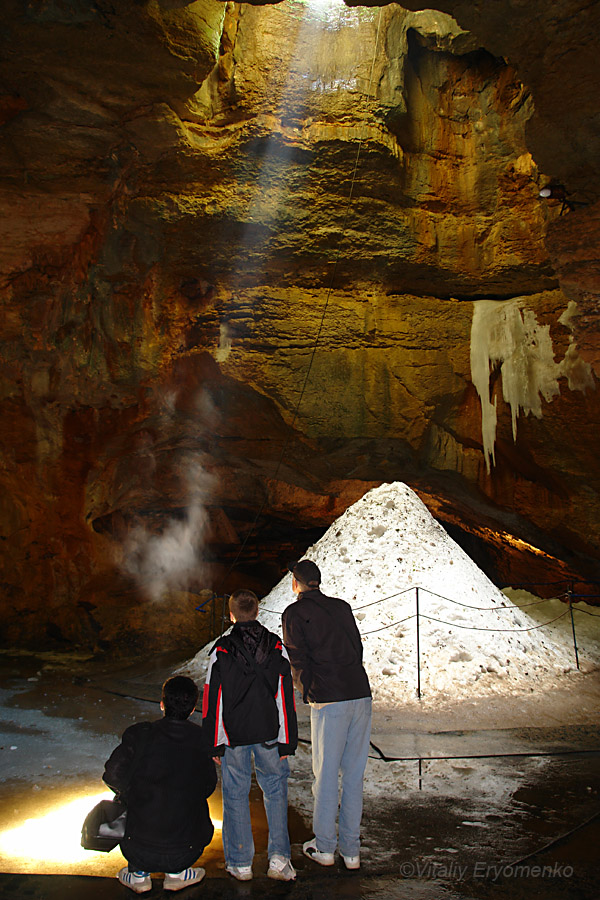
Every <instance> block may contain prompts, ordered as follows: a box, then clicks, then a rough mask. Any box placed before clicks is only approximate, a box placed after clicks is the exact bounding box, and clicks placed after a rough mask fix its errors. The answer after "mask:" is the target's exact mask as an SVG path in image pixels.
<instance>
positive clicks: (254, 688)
mask: <svg viewBox="0 0 600 900" xmlns="http://www.w3.org/2000/svg"><path fill="white" fill-rule="evenodd" d="M244 654H247V655H249V656H250V658H251V659H252V660H254V663H252V662H251V661H249V660H248V659H247V658H246V656H245V655H244ZM202 716H203V725H202V730H203V731H204V734H205V735H206V738H207V740H208V741H209V743H210V747H211V752H212V753H213V755H214V756H222V755H223V754H224V753H225V748H226V747H238V746H244V745H247V744H264V743H277V744H278V748H279V755H280V756H290V755H293V753H294V752H295V750H296V747H297V745H298V725H297V722H296V706H295V702H294V685H293V682H292V673H291V670H290V664H289V660H288V657H287V653H286V652H285V650H284V647H283V644H282V643H281V639H280V638H279V637H278V636H277V635H276V634H273V632H271V631H268V630H267V629H266V628H265V627H264V626H263V625H261V624H260V623H259V622H257V621H256V620H253V621H251V622H236V624H235V625H234V626H233V629H232V630H231V632H230V633H229V634H228V635H225V636H224V637H221V638H219V640H218V641H217V643H216V644H215V645H214V647H213V648H212V650H211V652H210V659H209V665H208V673H207V676H206V684H205V686H204V697H203V702H202Z"/></svg>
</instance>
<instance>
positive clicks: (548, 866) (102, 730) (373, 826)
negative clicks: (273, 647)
mask: <svg viewBox="0 0 600 900" xmlns="http://www.w3.org/2000/svg"><path fill="white" fill-rule="evenodd" d="M170 671H171V670H168V671H167V674H170ZM126 676H127V677H125V675H123V673H119V675H118V677H116V676H115V674H114V673H113V672H111V671H110V667H107V670H106V671H104V670H102V671H98V670H95V671H94V672H93V678H90V677H89V676H88V675H86V674H85V671H84V672H83V673H82V671H81V669H80V670H78V671H77V672H73V671H72V670H71V669H69V667H66V666H64V665H62V666H61V665H60V664H59V663H58V662H52V664H51V667H50V668H47V667H46V668H45V667H44V663H43V662H42V663H40V660H31V659H28V660H27V661H26V662H24V663H23V664H21V663H20V662H18V661H17V662H15V661H14V660H13V661H12V662H10V663H9V664H8V665H6V660H5V661H4V665H2V666H0V692H1V697H2V703H3V706H4V715H3V720H4V725H3V727H2V731H1V735H2V736H1V741H0V745H1V747H2V749H1V751H0V764H1V765H2V778H3V783H2V788H1V790H0V821H1V822H2V829H3V830H9V829H13V828H15V827H17V826H19V825H20V824H22V823H23V821H24V820H25V819H28V818H38V817H39V816H40V815H41V814H43V813H45V812H48V810H49V809H51V808H53V807H58V806H64V805H65V804H66V803H68V802H71V801H72V800H74V799H76V798H81V797H85V796H88V798H89V807H90V808H91V806H92V805H93V803H94V799H93V798H94V796H95V795H96V794H98V793H99V792H102V791H103V790H104V785H103V784H102V782H101V779H100V776H101V772H102V768H103V763H104V760H105V759H106V758H107V756H108V755H109V753H110V751H111V750H112V749H113V747H114V746H115V745H116V743H117V742H118V740H119V739H120V735H121V733H122V731H123V730H124V728H125V727H126V726H127V725H128V724H130V723H131V722H132V721H135V720H140V719H144V718H146V719H151V718H156V717H157V714H158V708H157V699H158V698H157V696H156V694H157V691H158V690H159V688H160V683H161V680H162V679H161V678H160V677H159V676H158V673H157V668H156V664H153V665H150V664H148V665H147V666H146V667H145V669H144V667H142V668H141V669H140V668H139V667H138V669H135V668H132V669H131V670H130V671H129V672H128V673H126ZM30 678H35V679H36V680H35V681H30V680H29V679H30ZM134 697H135V698H140V699H133V698H134ZM301 733H302V734H303V735H304V737H305V740H306V739H307V737H308V736H309V731H308V729H307V723H306V722H303V724H302V725H301ZM382 734H383V737H381V736H376V737H375V741H377V742H378V743H377V744H376V746H379V743H381V744H382V746H383V745H384V744H385V755H386V756H389V757H392V758H396V760H397V761H395V762H389V761H385V760H383V759H381V754H379V753H377V752H375V751H374V752H373V754H372V757H371V759H370V761H369V769H368V785H367V790H366V795H365V814H364V820H363V829H362V831H363V847H362V858H363V866H362V869H361V871H360V872H359V873H356V874H354V873H353V874H349V873H347V872H346V870H345V869H344V868H343V866H341V865H340V864H338V863H336V865H335V866H333V867H332V868H331V869H323V868H320V867H318V866H317V865H316V864H315V863H313V862H311V861H310V860H307V859H306V858H305V857H303V855H302V849H301V845H302V843H303V841H305V840H306V839H307V838H308V837H310V836H311V834H312V831H311V827H310V825H311V821H310V812H311V803H312V799H311V793H310V786H311V773H310V746H309V744H308V743H304V744H302V745H301V747H300V748H299V751H298V753H297V755H296V757H295V759H294V760H293V761H292V776H291V780H290V801H291V803H290V837H291V840H292V846H293V851H292V852H293V861H294V865H295V866H296V868H297V870H298V882H297V883H296V884H294V885H283V884H278V883H276V882H270V881H268V880H267V879H266V878H265V872H266V867H267V858H266V845H267V830H266V820H265V814H264V809H263V805H262V795H261V793H260V790H259V788H258V787H257V786H256V785H254V786H253V789H252V792H251V808H252V817H253V825H254V836H255V844H256V851H257V852H256V857H255V862H254V872H255V880H254V881H253V882H251V883H248V884H239V883H237V882H234V881H233V880H232V879H231V878H229V877H228V876H226V874H225V872H224V864H223V856H222V847H221V840H220V833H217V834H216V835H215V838H214V839H213V842H212V844H211V845H210V846H209V848H207V850H206V851H205V853H204V855H203V857H202V859H201V860H200V863H201V864H202V865H203V866H204V867H205V868H206V870H207V878H206V880H205V882H204V883H203V884H202V885H200V886H199V887H192V888H189V889H186V892H185V897H186V898H189V900H193V898H195V897H200V896H202V897H204V898H207V897H210V898H211V900H212V897H213V896H214V897H215V898H216V897H217V896H218V897H232V898H242V897H248V898H255V897H258V896H259V895H261V896H271V897H283V896H285V897H287V896H290V897H292V898H296V897H297V898H307V900H309V898H310V900H317V898H319V900H320V898H323V900H332V898H348V900H368V898H390V900H396V898H398V900H400V898H406V900H411V898H417V900H454V898H462V900H468V898H482V900H486V898H488V897H490V898H491V897H504V896H506V897H510V898H511V900H521V898H526V900H535V898H540V900H542V898H543V900H598V896H599V892H598V889H597V884H598V879H599V876H600V867H599V865H598V853H597V847H598V846H599V844H600V821H599V819H598V818H595V819H593V818H592V817H593V816H594V815H595V813H596V812H597V811H598V810H599V807H600V752H599V751H596V750H594V749H593V748H595V747H598V744H599V742H598V728H597V726H595V725H583V724H579V725H573V726H561V727H552V728H537V729H536V728H528V729H495V730H490V729H487V730H486V731H479V732H476V731H470V732H465V731H460V730H454V731H446V732H438V733H435V734H427V733H418V734H412V733H410V732H407V731H404V732H402V733H400V732H398V734H397V736H396V738H394V735H393V734H391V733H390V729H389V728H387V729H386V730H385V733H383V732H382ZM13 747H14V748H15V749H11V748H13ZM411 747H412V748H413V749H415V748H417V749H418V750H419V754H422V755H417V756H416V757H415V756H414V755H413V756H411V755H410V754H407V755H406V756H403V755H402V754H403V753H404V750H406V749H407V748H408V749H410V748H411ZM503 749H504V750H505V751H506V753H507V754H509V755H506V756H504V755H502V751H503ZM582 749H583V750H585V751H586V752H581V751H582ZM442 750H446V751H449V750H450V751H452V752H451V753H448V754H447V755H448V756H451V758H439V757H440V756H443V754H442V752H441V751H442ZM475 750H476V751H477V752H475ZM486 750H487V751H488V754H489V755H486ZM525 751H528V753H527V752H525ZM538 751H539V752H538ZM510 754H513V755H510ZM514 754H517V755H514ZM528 754H529V755H528ZM398 757H401V758H399V759H398ZM432 757H433V758H432ZM211 811H212V813H213V815H214V816H215V818H218V819H220V817H221V807H220V797H219V795H218V793H217V794H215V796H214V797H213V798H212V800H211ZM74 817H75V820H74V821H73V822H71V826H72V827H73V834H74V837H70V838H69V837H68V836H67V834H66V831H65V830H64V828H65V827H64V826H54V827H53V830H58V831H59V838H60V843H61V844H63V845H70V846H71V847H72V848H73V850H74V851H77V852H79V853H84V858H83V859H82V860H81V861H74V860H71V862H69V861H68V860H67V861H66V862H65V861H62V862H60V863H59V864H56V863H52V861H51V860H50V859H49V858H48V857H49V855H50V854H49V853H45V852H44V846H42V847H40V846H39V845H40V839H39V838H37V839H35V841H34V843H35V847H33V848H32V850H31V852H30V853H28V852H27V845H26V846H25V850H24V852H25V856H17V855H16V854H15V853H13V854H12V855H11V854H10V853H8V852H7V851H6V850H1V849H0V867H1V868H2V870H3V871H4V873H6V874H4V875H0V894H2V896H6V897H10V898H11V900H13V898H17V900H19V898H21V897H22V898H26V897H27V898H33V900H37V898H38V897H39V898H40V900H42V898H43V900H54V897H56V898H57V900H58V898H59V897H60V898H61V900H63V898H65V897H78V898H79V897H81V898H82V900H83V898H85V900H88V898H91V900H94V898H95V897H96V896H98V897H100V896H102V897H108V896H110V895H111V894H113V895H114V896H118V897H127V896H131V892H129V891H128V890H127V889H126V888H124V887H123V886H121V885H119V884H118V883H117V882H116V880H115V878H114V875H115V873H116V871H117V870H118V869H119V868H120V867H121V865H123V860H122V857H121V856H120V853H119V851H118V849H116V850H114V851H112V852H111V853H110V854H100V853H90V852H89V851H81V848H79V846H78V838H79V829H80V827H81V821H82V815H81V811H79V812H77V813H76V814H74ZM588 820H591V821H588ZM585 823H587V824H585ZM579 826H582V827H579ZM556 838H559V840H558V842H556V841H555V839H556ZM61 849H63V850H64V846H63V847H62V848H61ZM34 851H35V852H34ZM40 856H41V857H46V858H45V859H40ZM66 856H68V854H66ZM63 859H64V857H63ZM521 860H524V863H523V866H525V868H521V869H520V870H518V871H517V872H514V871H511V869H510V866H511V864H514V863H518V862H519V861H521ZM538 869H539V872H538V871H537V870H538ZM43 872H53V873H62V874H63V875H64V874H65V873H68V874H70V875H71V877H70V878H64V877H59V875H58V874H56V875H54V876H53V877H52V878H49V877H46V878H44V876H43V875H42V874H41V873H43ZM10 873H13V874H10ZM19 873H20V874H19ZM24 873H30V874H27V875H26V874H24ZM90 876H94V877H90ZM98 876H105V877H98ZM157 893H162V888H161V881H160V878H158V879H157V880H156V885H155V887H154V889H153V891H152V893H151V894H149V896H150V897H152V896H154V895H155V894H157Z"/></svg>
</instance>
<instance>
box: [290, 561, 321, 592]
mask: <svg viewBox="0 0 600 900" xmlns="http://www.w3.org/2000/svg"><path fill="white" fill-rule="evenodd" d="M288 569H289V570H290V572H291V573H292V575H294V576H295V578H296V579H297V580H298V581H300V582H301V583H302V584H305V585H306V586H307V587H318V586H319V585H320V584H321V572H320V570H319V567H318V565H317V564H316V563H314V562H313V561H312V560H310V559H301V560H300V562H291V563H290V564H289V565H288Z"/></svg>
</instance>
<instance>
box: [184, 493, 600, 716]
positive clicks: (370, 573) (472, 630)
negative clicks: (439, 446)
mask: <svg viewBox="0 0 600 900" xmlns="http://www.w3.org/2000/svg"><path fill="white" fill-rule="evenodd" d="M306 556H307V557H308V558H309V559H312V560H314V561H315V562H316V563H317V565H318V566H319V568H320V569H321V574H322V578H323V582H322V585H321V589H322V591H323V593H324V594H326V595H329V596H334V597H342V598H343V599H345V600H347V601H348V602H349V603H350V605H351V606H352V608H353V610H354V614H355V616H356V619H357V622H358V626H359V630H360V632H361V634H362V636H363V645H364V664H365V668H366V670H367V672H368V675H369V679H370V682H371V688H372V691H373V696H374V698H375V700H378V701H382V702H384V703H386V704H397V703H399V702H402V701H406V700H409V699H413V698H414V697H415V693H416V690H417V685H418V675H419V669H420V689H421V695H422V696H423V697H424V698H427V699H430V700H435V699H436V698H439V699H444V700H450V699H461V698H464V697H471V698H472V697H476V696H485V695H490V694H519V693H522V692H530V691H531V690H535V691H537V690H542V689H546V688H550V687H552V686H556V683H557V680H558V679H559V678H560V676H561V675H562V674H564V673H567V672H570V671H572V670H573V669H575V668H576V662H575V653H574V648H573V635H572V630H571V619H570V616H569V610H568V607H567V605H566V604H565V603H563V602H561V601H560V600H558V599H555V600H545V601H539V600H538V599H537V598H535V597H532V595H529V594H525V593H524V592H521V593H520V594H519V599H518V601H517V603H518V605H515V603H513V602H511V600H509V599H508V596H507V595H506V594H504V593H502V592H501V591H500V590H499V589H498V588H496V587H495V586H494V585H493V584H492V582H491V581H490V580H489V579H488V578H487V576H486V575H484V573H483V572H482V571H481V570H480V569H479V568H478V567H477V566H476V565H475V563H474V562H473V560H472V559H470V557H469V556H467V554H466V553H464V551H463V550H462V549H461V548H460V547H459V546H458V545H457V544H456V543H455V542H454V541H453V540H452V539H451V538H450V536H449V535H448V534H447V532H446V531H445V530H444V528H443V527H442V526H441V525H440V524H439V523H438V522H436V520H435V519H434V518H433V517H432V515H431V514H430V512H429V511H428V509H427V507H426V506H425V505H424V504H423V503H422V502H421V500H420V499H419V498H418V497H417V495H416V494H415V493H414V492H413V491H412V490H411V489H410V488H409V487H408V486H407V485H405V484H402V483H399V482H396V483H394V484H383V485H381V487H378V488H374V489H373V490H371V491H369V492H368V493H367V494H365V495H364V496H363V497H362V498H361V499H360V500H358V501H357V502H356V503H355V504H354V505H353V506H351V507H349V509H347V510H346V512H344V513H343V514H342V515H341V516H340V517H339V519H337V520H336V521H335V522H334V523H333V525H331V527H330V528H329V529H328V531H327V532H326V533H325V534H324V535H323V537H322V538H321V539H320V540H319V541H318V542H317V543H316V544H314V545H313V546H312V547H310V548H309V549H308V550H307V552H306ZM291 578H292V577H291V575H290V574H288V575H286V576H285V577H284V578H283V579H282V580H281V581H280V582H279V584H278V585H276V587H274V588H273V590H272V591H271V592H270V593H269V594H268V595H267V596H266V597H265V598H264V600H263V601H262V602H261V610H260V614H259V620H260V621H261V622H262V624H263V625H265V627H267V628H269V629H270V630H271V631H275V632H277V633H279V634H281V613H282V612H283V610H284V609H285V608H286V606H288V605H289V604H290V603H291V602H293V601H294V599H295V597H294V595H293V593H292V588H291ZM417 601H418V606H419V617H418V626H419V627H418V642H419V654H418V655H417V615H416V613H417ZM575 610H576V615H575V626H576V633H577V640H578V645H580V646H579V660H580V665H581V667H582V669H583V670H587V671H589V669H590V667H591V666H595V665H597V664H598V663H599V662H600V632H599V630H598V628H596V627H595V626H596V625H597V624H598V623H597V622H596V620H595V618H592V616H590V615H580V614H579V613H580V612H581V611H583V612H587V613H590V612H592V613H593V612H594V610H593V609H592V608H590V607H588V606H587V605H586V604H582V603H578V604H576V606H575ZM596 615H598V611H596ZM551 620H555V621H554V622H553V623H552V624H546V623H550V622H551ZM209 646H210V645H207V647H205V648H203V650H201V651H200V652H199V653H198V654H197V655H196V657H194V659H193V660H191V661H190V663H188V664H187V666H186V670H187V671H188V672H190V674H191V675H192V676H193V677H196V678H198V679H201V678H202V676H203V675H204V672H205V670H206V664H207V658H208V649H209ZM418 659H419V660H420V666H418V665H417V660H418Z"/></svg>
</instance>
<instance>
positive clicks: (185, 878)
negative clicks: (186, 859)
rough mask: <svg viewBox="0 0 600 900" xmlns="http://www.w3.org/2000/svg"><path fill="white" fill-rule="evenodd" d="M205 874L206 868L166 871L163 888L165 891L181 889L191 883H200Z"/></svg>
mask: <svg viewBox="0 0 600 900" xmlns="http://www.w3.org/2000/svg"><path fill="white" fill-rule="evenodd" d="M205 875H206V870H205V869H201V868H197V869H184V870H183V871H182V872H165V880H164V881H163V889H164V890H165V891H181V890H183V888H186V887H189V886H190V885H191V884H198V883H199V882H200V881H202V879H203V878H204V876H205Z"/></svg>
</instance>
